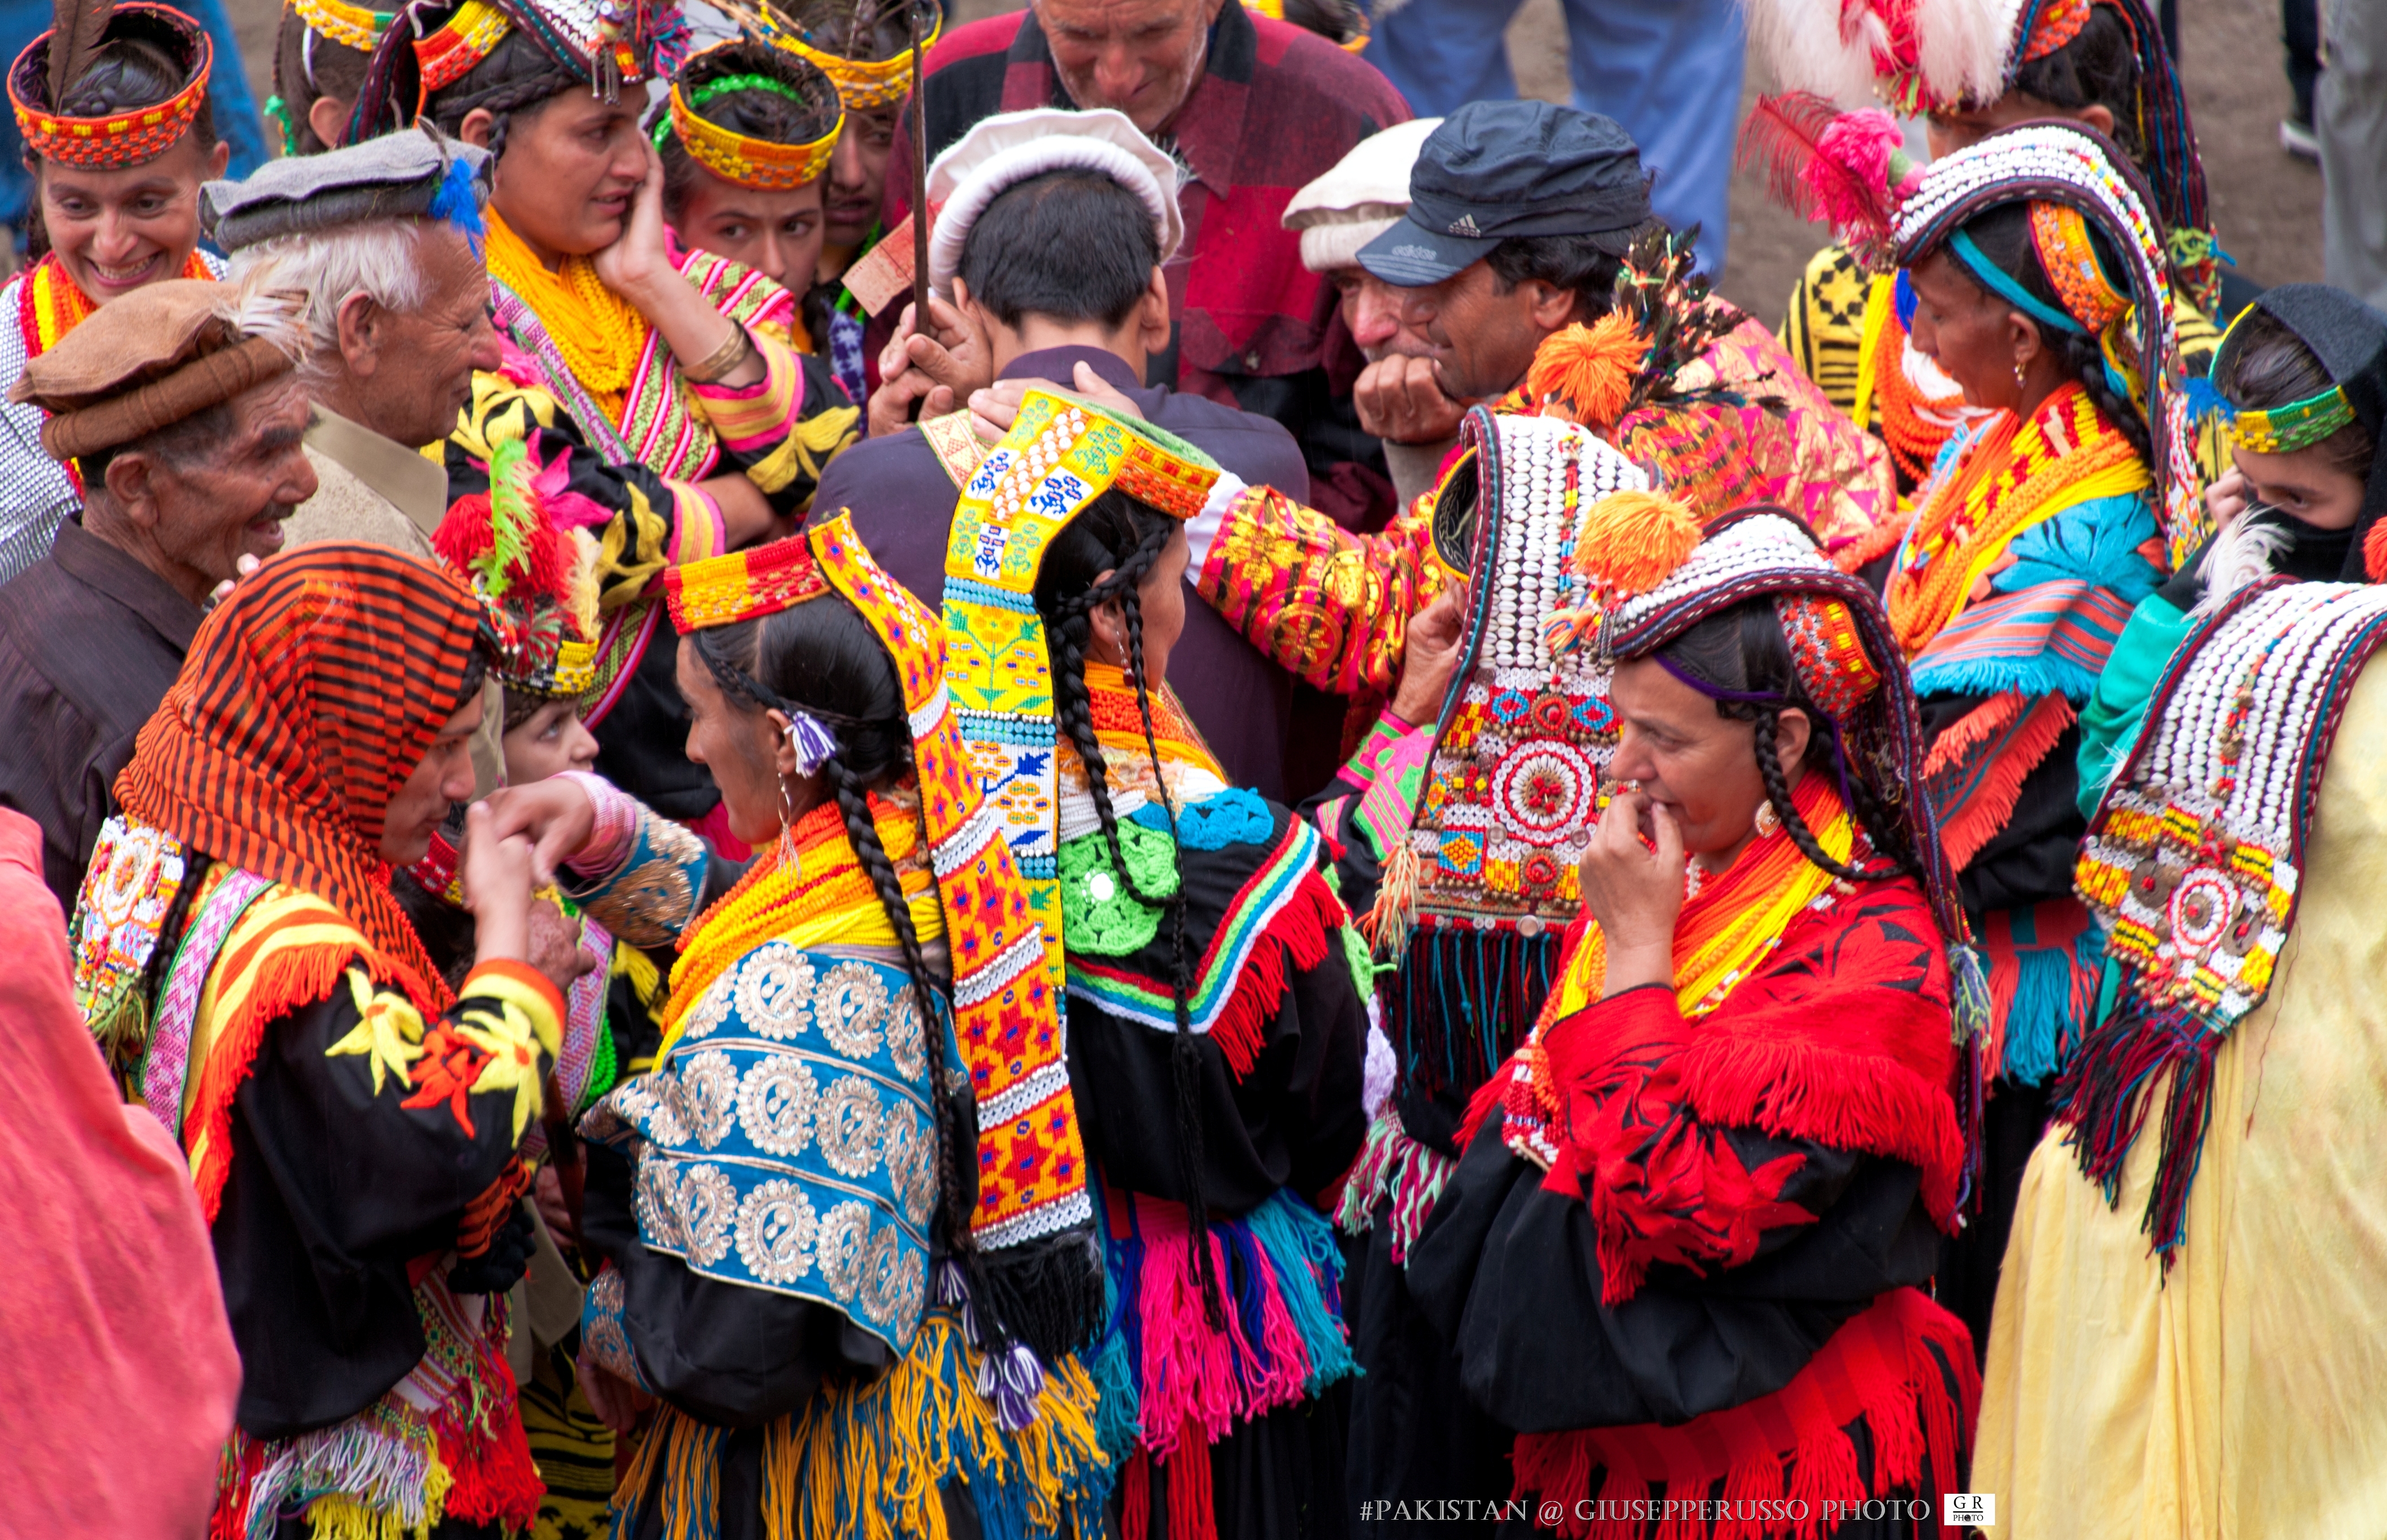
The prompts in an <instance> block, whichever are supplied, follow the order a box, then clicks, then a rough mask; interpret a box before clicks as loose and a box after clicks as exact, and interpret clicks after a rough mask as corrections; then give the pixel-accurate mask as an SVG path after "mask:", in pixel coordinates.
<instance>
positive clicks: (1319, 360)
mask: <svg viewBox="0 0 2387 1540" xmlns="http://www.w3.org/2000/svg"><path fill="white" fill-rule="evenodd" d="M927 89H928V156H929V158H930V159H934V158H936V156H937V155H938V153H939V152H941V151H942V150H943V149H944V148H945V147H946V146H947V145H951V144H953V143H954V141H955V140H957V139H959V138H960V137H961V136H962V135H963V134H964V133H966V132H968V130H969V127H970V125H971V124H973V123H976V122H977V121H978V120H979V119H981V118H986V117H989V116H991V115H992V114H994V113H997V112H1011V111H1016V110H1017V109H1019V108H1021V107H1080V108H1083V107H1116V108H1118V110H1119V111H1121V112H1124V113H1126V114H1127V116H1128V117H1129V118H1130V119H1131V120H1133V121H1134V123H1135V126H1136V127H1137V128H1139V129H1142V130H1143V132H1144V133H1146V134H1147V135H1149V136H1150V137H1151V138H1152V139H1153V140H1154V142H1155V143H1156V144H1158V145H1160V146H1161V147H1162V148H1164V149H1166V150H1168V151H1169V152H1170V153H1171V154H1172V155H1174V156H1175V157H1176V158H1178V160H1179V161H1180V162H1181V163H1182V164H1183V165H1184V166H1186V167H1187V168H1188V175H1187V176H1186V178H1185V181H1184V183H1183V185H1182V186H1181V189H1180V191H1179V193H1178V204H1179V207H1180V208H1181V209H1182V210H1183V212H1184V216H1185V244H1184V246H1182V247H1181V250H1180V253H1179V255H1178V257H1177V259H1175V260H1173V261H1171V262H1169V263H1168V264H1167V266H1166V268H1165V270H1164V271H1166V272H1167V274H1168V293H1169V302H1170V310H1171V319H1172V320H1173V321H1174V322H1176V334H1175V335H1174V337H1173V338H1172V339H1171V341H1170V345H1169V347H1168V351H1167V352H1165V353H1163V354H1160V355H1158V356H1156V358H1154V359H1153V360H1151V365H1150V368H1149V369H1148V371H1147V383H1148V384H1155V385H1174V386H1176V388H1178V389H1180V390H1183V391H1190V392H1193V394H1196V395H1200V396H1206V397H1208V398H1210V399H1212V400H1214V401H1217V402H1219V403H1220V404H1221V405H1224V406H1231V407H1239V408H1241V409H1243V410H1245V411H1253V412H1258V413H1260V414H1261V415H1263V416H1267V417H1273V418H1275V419H1276V420H1277V421H1278V422H1280V423H1283V424H1284V425H1285V426H1286V427H1287V428H1289V429H1291V430H1292V432H1293V435H1294V436H1295V438H1296V439H1298V440H1299V441H1300V444H1301V448H1302V454H1303V456H1304V458H1305V459H1306V460H1307V461H1308V464H1309V474H1310V496H1311V499H1312V501H1313V503H1314V505H1315V506H1316V507H1318V508H1319V509H1320V510H1322V511H1326V512H1328V513H1330V514H1332V516H1333V517H1334V519H1335V520H1336V522H1338V523H1340V524H1345V526H1347V527H1351V528H1355V529H1357V528H1362V527H1365V528H1374V527H1376V526H1377V525H1380V524H1383V522H1384V520H1386V519H1387V518H1389V517H1391V515H1392V512H1393V491H1392V483H1391V481H1390V480H1389V479H1388V478H1387V477H1386V475H1385V474H1384V464H1383V451H1382V449H1381V448H1379V447H1378V445H1377V443H1376V441H1375V439H1374V438H1372V437H1370V436H1369V435H1367V434H1365V433H1363V432H1361V431H1360V428H1359V424H1358V416H1357V414H1356V413H1355V412H1354V410H1353V409H1352V405H1351V383H1352V381H1353V380H1354V379H1355V378H1356V377H1357V376H1358V372H1359V371H1360V370H1361V369H1362V368H1363V367H1365V365H1366V362H1367V360H1365V359H1363V358H1362V357H1361V356H1360V354H1359V350H1358V348H1357V347H1355V346H1353V344H1352V341H1351V337H1350V334H1349V333H1348V332H1346V331H1345V330H1344V327H1343V323H1342V322H1341V321H1340V320H1339V319H1337V318H1336V315H1335V303H1334V302H1335V294H1334V290H1333V287H1332V285H1331V284H1327V283H1326V282H1325V281H1324V280H1322V279H1321V278H1320V277H1319V275H1318V274H1316V273H1313V272H1311V271H1308V270H1307V268H1305V267H1303V266H1302V263H1301V235H1300V233H1299V232H1297V231H1291V230H1286V229H1285V228H1283V226H1282V222H1281V216H1282V214H1283V212H1284V208H1285V205H1286V204H1287V203H1288V202H1290V201H1291V199H1292V197H1293V195H1294V193H1295V191H1297V190H1298V189H1299V188H1300V187H1301V186H1302V185H1303V184H1304V183H1307V182H1309V181H1310V180H1311V179H1312V178H1314V177H1317V176H1319V175H1320V174H1322V173H1323V172H1325V171H1326V170H1328V169H1330V168H1331V167H1332V166H1333V164H1334V163H1335V162H1336V161H1337V160H1340V159H1341V158H1343V156H1344V155H1345V152H1347V151H1348V150H1349V149H1350V148H1351V146H1353V145H1357V144H1358V142H1359V141H1360V140H1362V139H1365V138H1367V137H1368V136H1369V135H1370V134H1371V133H1375V132H1376V131H1377V130H1378V129H1381V128H1384V127H1387V126H1389V125H1391V124H1393V123H1398V122H1406V121H1407V120H1408V118H1409V115H1410V114H1409V109H1408V104H1407V103H1406V102H1404V101H1402V100H1401V97H1400V94H1399V93H1398V92H1396V91H1395V90H1394V89H1393V87H1392V84H1391V82H1387V81H1386V80H1385V79H1384V77H1383V76H1382V75H1380V74H1378V73H1377V72H1376V70H1375V69H1374V68H1373V67H1372V66H1370V65H1368V64H1363V63H1361V62H1360V61H1359V59H1358V57H1355V56H1353V55H1351V54H1348V53H1345V52H1344V51H1343V50H1342V49H1341V48H1338V47H1336V46H1335V45H1334V44H1332V43H1329V42H1327V41H1326V40H1325V39H1323V38H1321V37H1319V36H1317V35H1316V34H1314V33H1311V32H1305V31H1303V30H1302V29H1301V28H1299V27H1295V26H1292V25H1290V24H1288V23H1285V22H1282V21H1273V20H1270V19H1267V18H1265V17H1256V16H1253V15H1251V14H1250V13H1249V12H1247V11H1245V10H1244V7H1243V6H1241V5H1238V4H1235V3H1234V0H1035V3H1034V4H1033V6H1031V7H1030V8H1029V9H1028V10H1025V11H1017V12H1014V13H1012V14H1010V15H1008V16H998V17H991V18H989V19H986V20H983V21H975V22H972V23H970V24H969V25H968V26H966V27H961V28H957V29H955V30H954V31H952V32H947V33H946V34H945V35H944V38H943V40H942V41H941V42H940V43H939V44H937V46H936V47H935V48H934V49H933V50H931V51H930V53H929V55H928V87H927ZM908 126H909V125H908V119H907V120H906V124H905V127H904V128H903V129H899V131H898V134H897V139H896V143H895V148H894V151H893V154H892V157H891V158H890V164H891V165H895V166H905V165H909V164H910V163H911V161H910V156H911V147H910V140H909V137H908ZM910 191H911V189H910V185H909V183H908V182H907V181H906V179H905V178H903V177H902V176H898V175H890V176H889V177H888V179H887V210H886V221H887V227H888V228H889V229H890V230H891V229H893V228H894V227H895V225H896V223H897V222H898V221H901V220H902V219H903V216H904V214H905V213H906V212H907V211H908V209H909V207H910V196H909V195H910ZM891 318H892V310H891V308H890V316H888V317H882V318H881V319H882V323H885V322H890V321H891Z"/></svg>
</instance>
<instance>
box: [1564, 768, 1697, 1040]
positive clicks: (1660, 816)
mask: <svg viewBox="0 0 2387 1540" xmlns="http://www.w3.org/2000/svg"><path fill="white" fill-rule="evenodd" d="M1645 818H1646V819H1647V820H1648V824H1649V827H1650V832H1651V837H1652V840H1653V842H1654V843H1655V844H1656V845H1657V847H1658V848H1657V849H1656V850H1654V851H1652V850H1650V849H1649V848H1648V845H1646V844H1644V843H1643V842H1642V839H1641V825H1642V822H1643V820H1644V819H1645ZM1685 864H1686V858H1685V856H1684V854H1683V831H1682V829H1681V828H1680V827H1677V826H1676V824H1675V822H1674V814H1673V812H1672V811H1671V810H1669V809H1667V808H1665V807H1663V806H1661V805H1659V804H1658V803H1655V802H1651V801H1650V800H1649V798H1648V794H1647V793H1645V792H1643V791H1642V790H1641V789H1639V788H1637V787H1633V788H1628V789H1625V790H1623V791H1620V792H1618V793H1617V794H1616V796H1615V798H1614V799H1613V800H1611V801H1610V802H1609V804H1608V811H1607V812H1606V813H1605V814H1601V815H1600V820H1599V827H1598V828H1597V829H1595V830H1593V831H1592V836H1591V843H1590V845H1589V847H1588V848H1587V849H1585V851H1584V852H1583V864H1582V865H1581V866H1580V867H1579V868H1578V873H1579V875H1580V877H1581V879H1582V883H1583V902H1584V906H1585V908H1587V909H1589V910H1590V911H1591V917H1592V918H1593V919H1595V920H1597V921H1598V922H1599V928H1600V930H1601V931H1602V932H1603V933H1604V934H1605V935H1606V936H1607V938H1608V985H1607V991H1608V993H1610V994H1615V993H1618V992H1620V991H1624V990H1629V989H1633V988H1635V987H1636V986H1638V985H1642V984H1666V985H1670V986H1671V985H1672V984H1673V981H1674V925H1675V922H1676V921H1677V920H1679V919H1680V918H1681V917H1682V913H1683V872H1684V867H1685Z"/></svg>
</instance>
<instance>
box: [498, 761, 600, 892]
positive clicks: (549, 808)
mask: <svg viewBox="0 0 2387 1540" xmlns="http://www.w3.org/2000/svg"><path fill="white" fill-rule="evenodd" d="M483 809H486V810H487V812H488V814H489V823H490V827H491V828H492V829H493V830H495V833H496V838H498V839H512V838H513V837H514V836H516V835H521V836H523V837H524V838H525V839H527V840H528V841H529V842H530V845H531V846H532V857H533V872H534V875H535V876H536V877H537V879H538V881H540V882H542V883H547V882H552V881H554V880H555V874H556V872H557V870H558V869H559V868H561V867H562V865H563V864H564V863H565V862H567V861H569V860H571V859H572V858H573V857H574V856H575V855H578V854H579V853H580V852H581V851H582V849H583V848H584V847H586V846H587V843H588V837H589V836H590V835H592V834H594V833H595V832H596V831H597V806H596V804H595V803H594V802H590V801H589V800H588V792H587V789H585V788H583V787H582V786H581V785H580V783H579V782H578V781H575V780H573V779H572V778H570V777H569V776H549V777H548V778H547V779H546V780H543V781H533V782H531V783H530V784H529V785H527V786H509V787H506V788H504V789H502V790H498V791H492V792H490V793H489V795H488V797H487V799H486V800H485V801H484V802H482V803H481V804H480V806H479V807H476V808H474V812H475V813H478V812H480V811H482V810H483Z"/></svg>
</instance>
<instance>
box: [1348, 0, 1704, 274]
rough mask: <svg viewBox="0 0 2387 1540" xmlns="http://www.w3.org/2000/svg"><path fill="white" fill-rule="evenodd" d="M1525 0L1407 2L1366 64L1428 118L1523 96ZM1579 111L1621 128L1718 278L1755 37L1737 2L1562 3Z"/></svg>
mask: <svg viewBox="0 0 2387 1540" xmlns="http://www.w3.org/2000/svg"><path fill="white" fill-rule="evenodd" d="M1521 3H1522V0H1408V4H1407V5H1405V6H1402V7H1401V8H1400V9H1398V10H1396V11H1395V12H1393V13H1392V14H1391V15H1390V16H1379V17H1377V18H1375V19H1374V23H1373V25H1374V28H1375V36H1374V38H1373V39H1372V40H1371V41H1370V43H1369V44H1368V51H1367V53H1366V55H1365V56H1364V57H1366V59H1367V60H1368V62H1369V63H1370V64H1372V65H1374V66H1375V67H1376V68H1377V69H1381V70H1383V72H1384V75H1385V77H1386V78H1387V79H1389V80H1390V81H1391V82H1393V84H1394V85H1395V86H1396V87H1398V88H1399V90H1400V93H1401V95H1404V96H1406V97H1408V103H1409V106H1410V107H1413V108H1415V109H1416V110H1417V112H1418V114H1419V116H1421V117H1433V116H1435V115H1446V114H1448V113H1450V112H1452V111H1453V110H1455V109H1457V108H1458V107H1461V106H1463V105H1465V104H1466V103H1468V102H1473V101H1505V100H1508V99H1509V98H1510V97H1513V96H1515V95H1517V82H1516V81H1515V79H1514V78H1513V77H1511V76H1510V74H1509V54H1508V47H1507V44H1506V41H1505V38H1504V34H1505V32H1507V30H1508V26H1509V18H1511V17H1512V16H1514V15H1515V14H1516V10H1517V6H1519V4H1521ZM1560 4H1561V5H1562V6H1564V7H1565V10H1566V23H1567V73H1568V75H1569V76H1570V78H1571V80H1572V84H1573V87H1574V105H1575V106H1576V107H1581V108H1582V109H1583V110H1585V112H1598V113H1601V114H1604V115H1606V116H1607V117H1610V118H1613V119H1615V120H1617V121H1618V122H1619V123H1621V124H1623V127H1624V132H1625V133H1629V134H1631V135H1632V136H1633V140H1634V143H1635V144H1636V145H1640V146H1641V164H1642V167H1643V169H1644V170H1651V171H1655V172H1656V173H1657V174H1658V180H1657V182H1656V183H1655V184H1654V185H1653V186H1651V188H1650V189H1649V200H1650V202H1651V203H1652V204H1653V205H1654V206H1655V207H1656V208H1657V211H1658V213H1659V214H1660V216H1661V217H1662V218H1663V219H1664V220H1665V221H1666V222H1667V223H1668V224H1670V225H1673V227H1674V228H1675V229H1677V230H1683V229H1687V228H1688V227H1689V226H1690V225H1692V224H1693V223H1697V224H1698V225H1699V265H1700V266H1701V267H1703V268H1705V269H1706V270H1707V271H1710V272H1716V271H1722V270H1723V268H1724V248H1725V243H1726V242H1727V240H1728V239H1729V238H1730V235H1731V232H1732V224H1731V220H1730V218H1729V216H1728V214H1727V212H1726V194H1727V193H1728V192H1729V191H1730V188H1731V183H1732V154H1733V142H1734V137H1735V134H1736V133H1737V129H1738V127H1739V118H1740V71H1741V65H1742V63H1743V61H1744V58H1745V57H1746V55H1747V52H1748V34H1747V32H1746V30H1745V28H1744V24H1743V22H1742V19H1741V13H1740V6H1739V4H1738V0H1560Z"/></svg>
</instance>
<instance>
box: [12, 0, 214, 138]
mask: <svg viewBox="0 0 2387 1540" xmlns="http://www.w3.org/2000/svg"><path fill="white" fill-rule="evenodd" d="M127 18H136V19H139V18H145V19H150V20H153V21H154V22H156V23H157V24H158V26H159V27H161V28H162V29H163V30H164V31H166V32H169V33H170V34H171V35H172V36H173V37H174V38H175V39H176V40H177V41H178V42H179V43H180V44H182V46H181V49H180V52H181V54H182V57H183V63H184V65H185V68H187V69H189V70H190V79H189V81H188V82H186V83H185V84H184V85H183V89H182V90H180V91H178V92H176V93H175V94H174V95H171V96H169V97H168V98H166V100H164V101H162V102H158V103H157V104H155V105H154V106H150V107H132V108H128V109H127V110H125V111H123V112H118V113H112V114H110V115H108V116H107V117H105V118H70V117H68V116H66V115H65V114H63V113H57V112H53V111H51V110H50V109H49V107H48V106H47V105H46V103H47V98H48V96H49V85H48V80H47V77H48V74H49V69H50V42H51V40H52V39H53V38H55V37H56V36H57V32H55V31H52V32H44V33H43V34H42V35H41V36H39V37H37V38H35V39H33V41H32V42H31V43H29V44H26V45H25V51H24V52H23V53H21V54H19V55H18V56H17V62H16V63H14V64H12V65H10V66H9V67H8V105H9V106H10V107H13V108H14V109H15V110H16V114H17V130H18V132H19V133H22V134H23V135H24V136H25V148H26V149H27V151H29V152H30V153H32V154H33V155H37V156H39V157H41V158H43V159H44V160H51V161H56V162H57V163H58V164H59V165H63V166H84V167H90V168H94V169H97V170H117V169H120V168H122V167H126V166H138V165H141V164H143V163H145V162H146V161H151V160H155V159H157V158H158V157H159V156H161V155H163V154H165V153H166V152H167V151H168V150H170V149H171V148H173V146H174V145H175V144H176V142H177V141H179V140H180V139H181V138H182V137H183V134H184V133H188V132H190V127H191V122H192V120H194V119H196V117H197V116H198V115H199V106H200V104H201V103H203V102H205V101H206V100H207V99H208V70H209V69H211V68H212V67H213V65H214V63H215V45H214V44H212V43H211V42H209V41H208V34H207V32H206V30H205V29H204V28H202V27H201V26H200V25H199V24H198V23H197V22H196V21H194V20H192V19H190V18H189V17H187V16H184V15H183V13H182V12H180V11H178V10H174V9H172V8H171V7H170V6H154V5H142V4H134V5H125V6H117V7H116V13H115V16H114V17H112V18H111V19H110V22H109V30H110V32H111V33H113V32H114V31H115V28H116V27H117V25H119V24H120V23H121V22H122V21H123V20H124V19H127Z"/></svg>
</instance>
